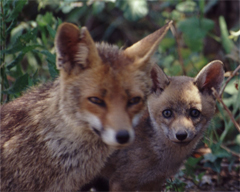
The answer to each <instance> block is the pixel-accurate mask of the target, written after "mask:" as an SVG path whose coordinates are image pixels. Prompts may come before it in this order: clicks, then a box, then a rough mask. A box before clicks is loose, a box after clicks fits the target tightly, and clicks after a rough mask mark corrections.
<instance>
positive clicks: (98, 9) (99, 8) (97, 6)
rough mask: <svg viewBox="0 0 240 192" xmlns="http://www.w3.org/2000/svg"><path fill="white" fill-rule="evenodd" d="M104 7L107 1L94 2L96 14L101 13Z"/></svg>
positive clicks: (93, 10)
mask: <svg viewBox="0 0 240 192" xmlns="http://www.w3.org/2000/svg"><path fill="white" fill-rule="evenodd" d="M104 8H105V2H103V1H95V2H94V3H93V9H92V12H93V14H94V15H97V14H99V13H101V12H102V11H103V9H104Z"/></svg>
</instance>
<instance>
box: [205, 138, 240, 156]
mask: <svg viewBox="0 0 240 192" xmlns="http://www.w3.org/2000/svg"><path fill="white" fill-rule="evenodd" d="M205 139H207V140H208V141H210V139H209V138H207V137H206V138H205ZM210 142H211V141H210ZM212 142H213V143H214V144H217V143H218V142H217V141H212ZM220 147H221V148H223V149H225V150H226V151H227V152H228V153H231V154H232V155H233V156H236V157H238V158H240V154H239V153H236V152H235V151H232V150H231V149H229V148H228V147H227V146H225V145H223V144H220Z"/></svg>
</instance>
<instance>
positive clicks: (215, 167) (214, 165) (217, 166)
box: [204, 159, 222, 173]
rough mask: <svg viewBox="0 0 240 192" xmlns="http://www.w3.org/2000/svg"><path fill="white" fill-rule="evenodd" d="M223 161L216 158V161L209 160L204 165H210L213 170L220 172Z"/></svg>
mask: <svg viewBox="0 0 240 192" xmlns="http://www.w3.org/2000/svg"><path fill="white" fill-rule="evenodd" d="M221 162H222V159H216V160H215V161H214V162H210V161H208V162H206V163H205V164H204V167H209V168H211V169H212V170H213V171H215V172H217V173H220V172H221Z"/></svg>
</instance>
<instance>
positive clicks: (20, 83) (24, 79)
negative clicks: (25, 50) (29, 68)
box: [3, 73, 29, 94]
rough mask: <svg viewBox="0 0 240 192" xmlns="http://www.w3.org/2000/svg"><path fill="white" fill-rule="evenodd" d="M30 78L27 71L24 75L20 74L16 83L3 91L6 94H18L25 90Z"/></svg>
mask: <svg viewBox="0 0 240 192" xmlns="http://www.w3.org/2000/svg"><path fill="white" fill-rule="evenodd" d="M28 78H29V75H28V74H27V73H26V74H24V75H23V76H20V77H18V78H17V79H16V81H15V82H14V84H13V85H12V86H11V87H10V88H8V89H7V90H4V91H3V93H5V94H17V93H20V92H22V91H23V90H25V89H26V88H27V86H28Z"/></svg>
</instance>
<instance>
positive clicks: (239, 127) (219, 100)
mask: <svg viewBox="0 0 240 192" xmlns="http://www.w3.org/2000/svg"><path fill="white" fill-rule="evenodd" d="M212 91H213V95H214V96H215V97H216V99H217V100H218V102H219V103H221V104H222V106H223V108H224V109H225V111H226V112H227V113H228V116H229V117H230V119H231V121H232V122H233V124H234V126H235V127H236V128H237V130H238V131H239V132H240V126H239V124H238V123H237V122H236V121H235V119H234V117H233V114H232V113H231V111H230V110H229V109H228V107H227V106H226V105H225V103H224V102H223V100H222V98H221V97H220V95H219V94H218V93H217V91H216V89H214V88H212Z"/></svg>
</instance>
